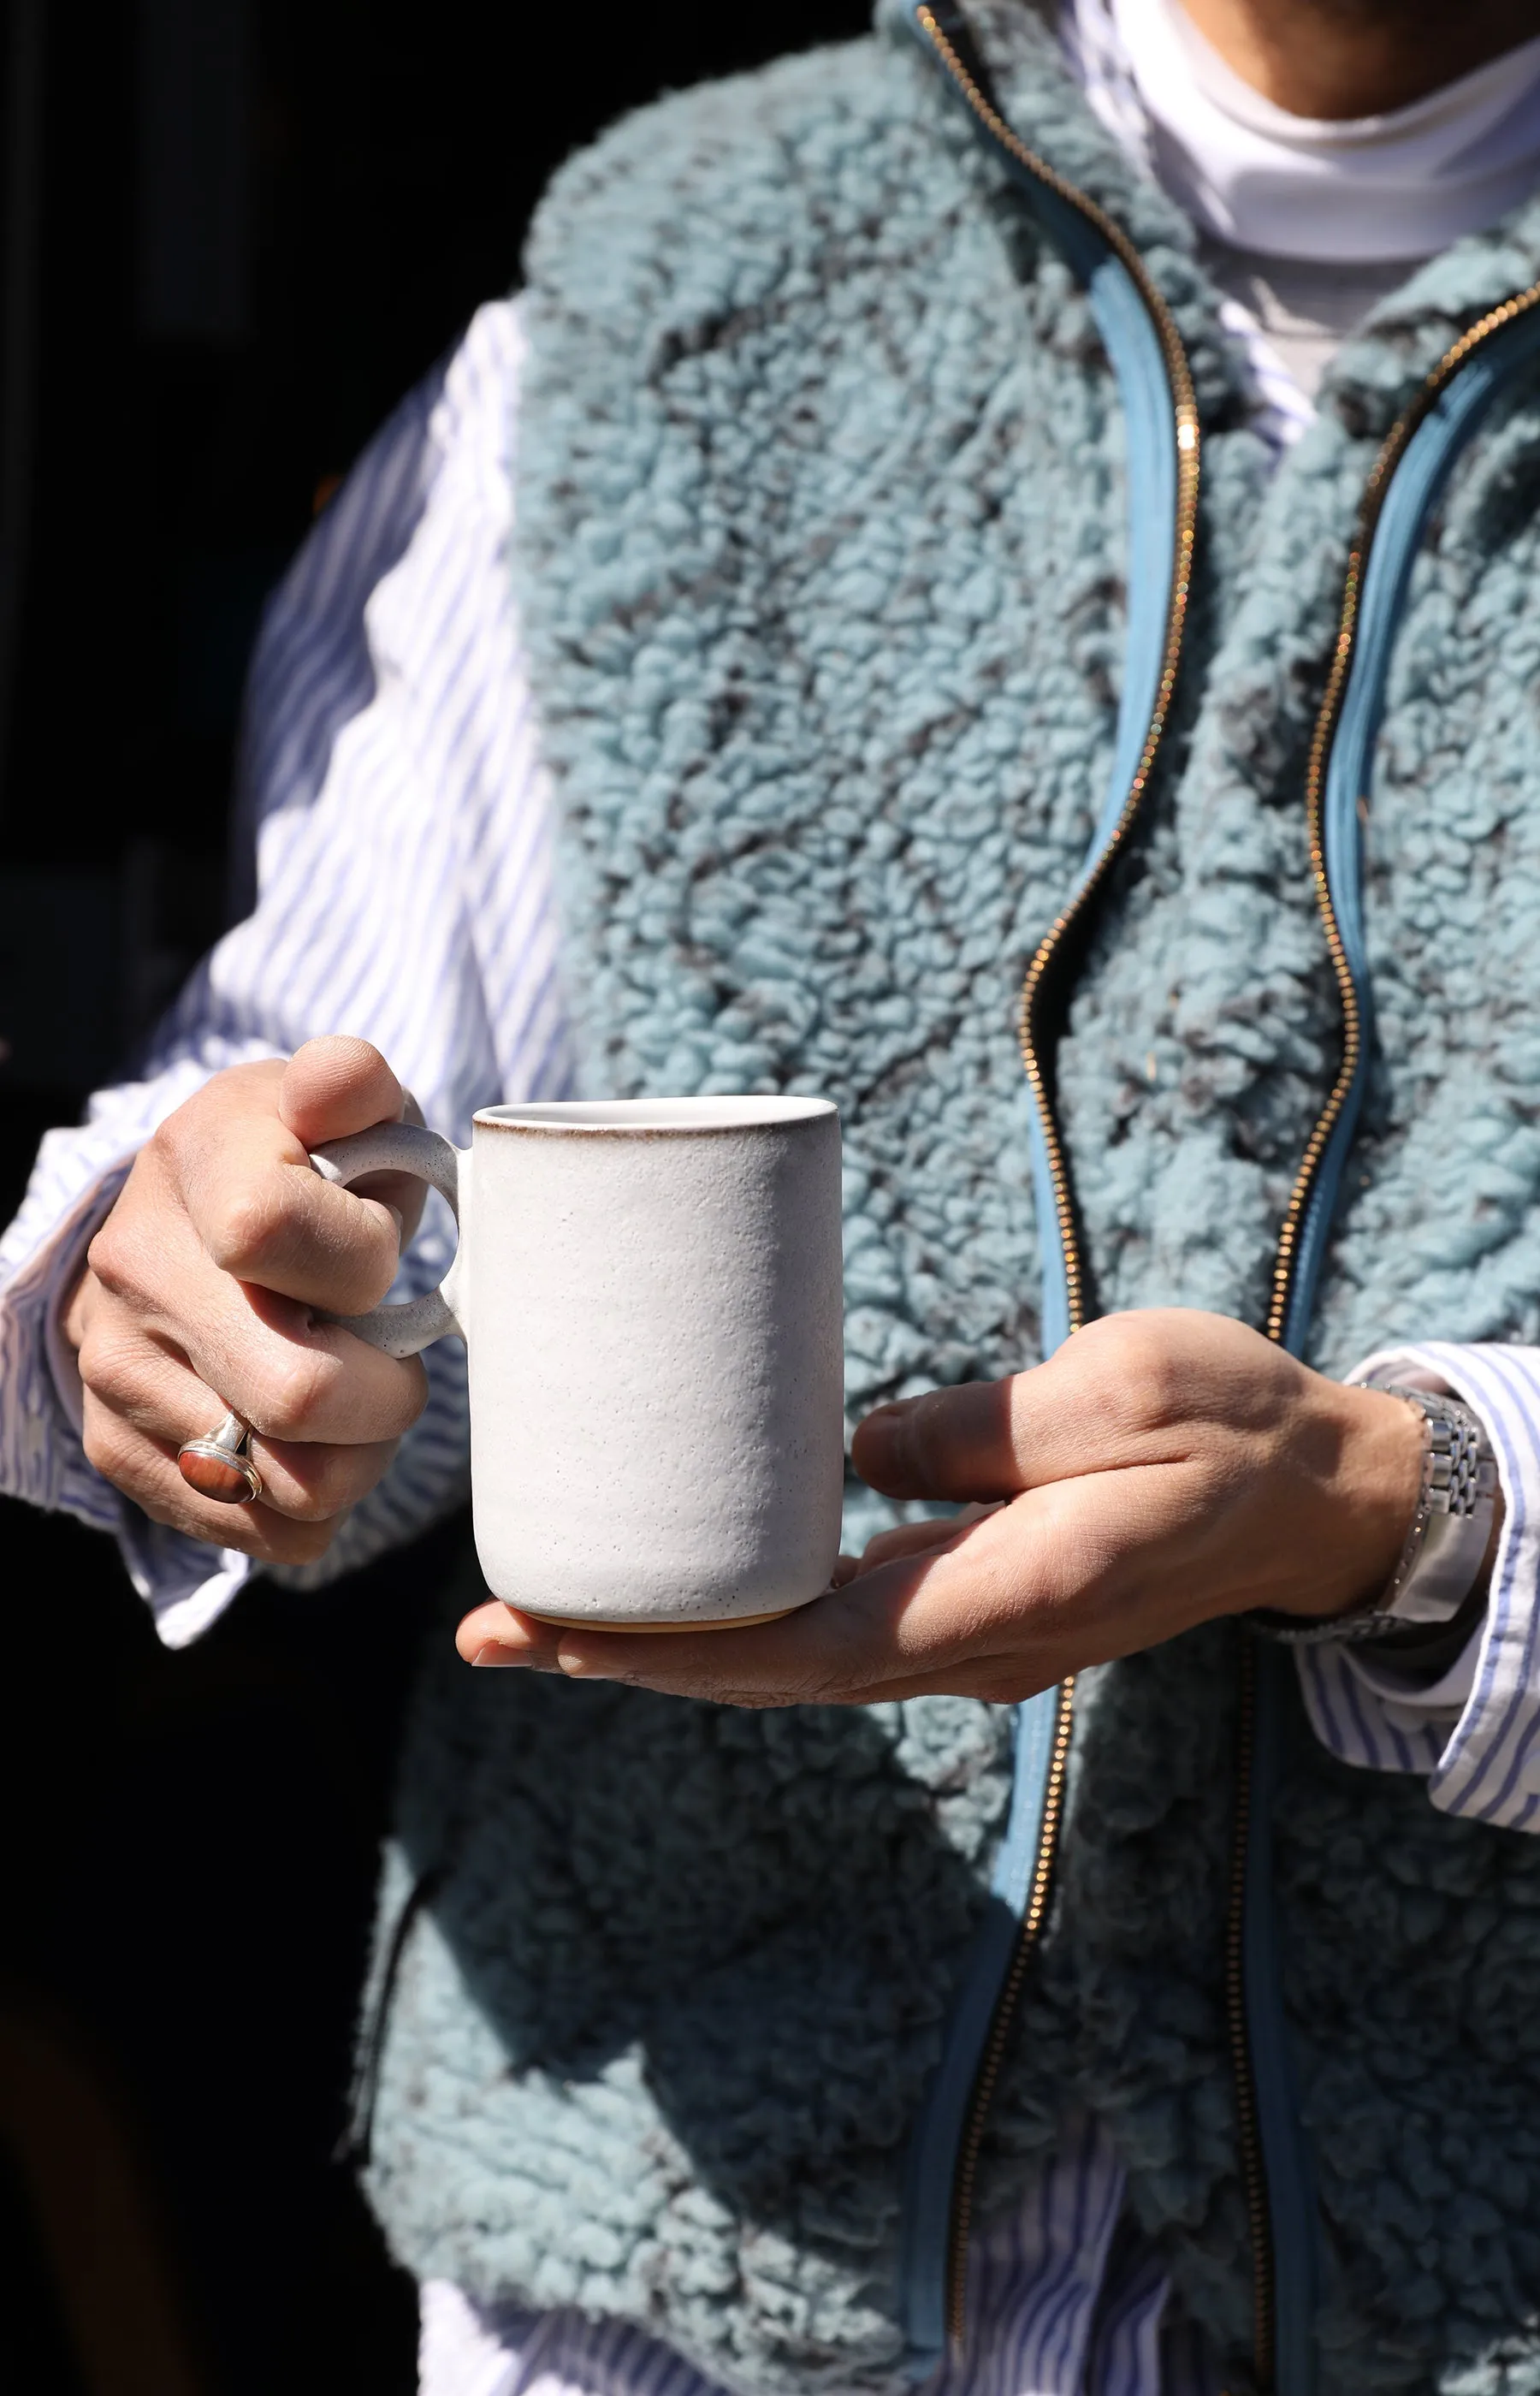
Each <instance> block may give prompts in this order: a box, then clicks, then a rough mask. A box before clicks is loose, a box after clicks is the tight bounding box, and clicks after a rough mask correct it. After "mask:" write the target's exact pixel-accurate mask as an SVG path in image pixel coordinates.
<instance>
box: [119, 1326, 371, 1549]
mask: <svg viewBox="0 0 1540 2396" xmlns="http://www.w3.org/2000/svg"><path fill="white" fill-rule="evenodd" d="M129 1329H130V1331H131V1333H132V1336H130V1337H121V1336H114V1335H113V1328H112V1326H111V1325H110V1324H109V1325H106V1326H103V1328H102V1329H101V1330H100V1331H99V1332H98V1333H97V1334H96V1335H95V1336H94V1337H93V1338H92V1340H91V1343H90V1347H89V1351H88V1353H87V1355H86V1363H85V1369H84V1370H83V1374H82V1379H83V1383H84V1385H85V1386H86V1387H88V1388H89V1389H90V1391H91V1392H92V1395H93V1396H94V1397H95V1398H97V1399H98V1400H100V1403H101V1404H102V1405H104V1406H105V1407H106V1408H107V1409H108V1410H109V1411H110V1412H111V1413H113V1414H114V1415H116V1416H117V1417H118V1418H120V1420H122V1421H123V1422H125V1423H126V1424H128V1425H130V1426H131V1427H132V1429H134V1430H135V1431H140V1432H142V1433H143V1434H144V1436H145V1437H146V1438H147V1439H148V1440H150V1441H151V1443H152V1444H153V1445H154V1446H156V1447H157V1448H159V1449H160V1450H161V1451H162V1452H163V1453H165V1454H168V1455H171V1456H175V1454H176V1451H177V1449H178V1448H179V1447H180V1446H181V1444H182V1443H183V1442H184V1441H185V1440H189V1439H193V1438H196V1437H199V1436H200V1435H203V1434H206V1433H207V1432H209V1431H213V1430H214V1429H215V1428H216V1426H217V1424H218V1423H219V1421H220V1420H221V1418H223V1415H224V1412H225V1409H224V1406H223V1405H222V1404H221V1403H220V1401H219V1398H218V1397H216V1396H215V1395H214V1393H213V1392H212V1391H210V1390H208V1389H207V1388H206V1387H205V1385H204V1383H203V1382H202V1381H200V1380H199V1379H198V1378H197V1375H196V1374H195V1373H194V1372H193V1371H192V1367H191V1366H190V1365H189V1364H187V1362H186V1360H185V1359H184V1358H182V1357H180V1356H179V1355H177V1354H176V1353H175V1352H174V1351H171V1350H169V1349H167V1348H166V1347H165V1346H164V1345H163V1344H162V1343H161V1342H160V1341H158V1340H155V1339H152V1338H146V1337H145V1336H144V1335H142V1334H141V1333H139V1331H138V1328H137V1326H134V1325H130V1326H129ZM87 1373H88V1375H89V1378H88V1380H87V1379H86V1374H87ZM397 1445H398V1443H397V1442H396V1441H394V1440H369V1441H364V1442H360V1443H357V1444H350V1445H346V1446H341V1445H332V1444H321V1443H310V1444H303V1443H299V1442H295V1441H288V1440H271V1439H265V1438H262V1437H259V1436H256V1437H253V1439H252V1440H251V1442H250V1444H249V1453H250V1456H251V1460H252V1462H253V1464H255V1466H256V1467H257V1471H258V1472H259V1475H260V1477H261V1482H262V1495H261V1498H260V1499H259V1503H260V1504H261V1505H263V1506H267V1507H270V1508H271V1509H272V1511H273V1512H274V1513H278V1514H287V1515H289V1516H291V1517H292V1518H293V1519H294V1520H295V1521H297V1522H303V1523H321V1522H325V1521H326V1520H327V1519H328V1518H329V1517H330V1516H332V1515H333V1514H339V1513H341V1512H343V1511H345V1510H346V1509H347V1508H348V1507H351V1506H355V1505H356V1504H357V1503H358V1501H359V1499H360V1498H364V1497H366V1496H367V1494H368V1492H369V1491H370V1490H371V1489H372V1488H374V1486H375V1484H377V1482H378V1481H379V1480H380V1479H381V1477H382V1476H383V1474H384V1473H385V1472H386V1471H388V1470H389V1468H390V1465H391V1462H392V1458H393V1457H394V1455H395V1453H396V1448H397Z"/></svg>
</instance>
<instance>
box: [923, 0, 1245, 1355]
mask: <svg viewBox="0 0 1540 2396" xmlns="http://www.w3.org/2000/svg"><path fill="white" fill-rule="evenodd" d="M919 20H920V22H921V24H922V25H923V27H924V29H925V32H926V33H927V34H928V35H929V37H930V40H931V42H932V43H933V45H934V46H935V48H936V53H937V55H938V57H939V58H940V60H941V62H942V64H943V66H944V67H945V68H946V70H947V73H948V74H949V76H950V77H951V80H952V82H953V83H954V84H955V85H956V87H957V88H958V90H959V92H960V93H961V94H962V96H963V99H964V100H966V102H967V104H968V106H969V108H971V109H972V111H973V113H974V114H975V115H976V117H977V118H978V120H979V122H980V124H982V125H983V126H986V128H987V129H988V131H989V134H990V135H991V136H992V138H993V139H994V140H996V141H997V142H998V143H999V144H1000V146H1001V148H1002V149H1003V150H1005V151H1007V152H1008V153H1009V154H1010V155H1011V157H1013V158H1014V159H1015V160H1016V163H1017V165H1018V166H1022V167H1024V168H1025V169H1026V171H1027V173H1028V174H1029V175H1031V176H1032V177H1034V178H1035V180H1037V181H1038V182H1040V183H1042V185H1043V186H1044V187H1045V189H1047V190H1048V191H1051V192H1052V193H1055V196H1056V197H1057V198H1059V199H1061V200H1063V201H1064V202H1065V203H1066V205H1067V206H1069V207H1072V208H1074V209H1075V210H1076V212H1077V213H1078V214H1079V215H1081V216H1082V217H1084V218H1085V219H1086V220H1088V222H1090V223H1091V224H1093V225H1095V229H1096V231H1097V233H1100V235H1101V237H1102V239H1103V240H1104V241H1105V242H1106V243H1107V245H1108V246H1109V248H1110V249H1111V250H1112V251H1113V252H1114V254H1115V255H1116V257H1117V259H1118V260H1119V262H1120V264H1121V265H1122V267H1123V268H1124V270H1125V271H1126V273H1128V275H1129V277H1130V278H1131V280H1132V281H1133V283H1134V286H1135V289H1136V290H1137V292H1138V295H1139V298H1140V299H1141V300H1142V301H1143V303H1144V306H1145V308H1146V310H1147V312H1148V315H1149V317H1150V319H1151V321H1152V322H1153V324H1154V326H1155V331H1156V336H1157V338H1158V339H1159V341H1160V345H1161V355H1162V360H1163V361H1164V365H1165V370H1166V376H1167V380H1168V383H1169V386H1170V390H1171V397H1172V412H1173V416H1174V419H1175V433H1176V545H1175V558H1174V560H1173V565H1172V576H1171V592H1170V597H1169V599H1168V602H1167V606H1166V633H1165V651H1164V655H1163V657H1162V660H1161V678H1160V683H1159V686H1158V688H1157V691H1156V697H1155V705H1154V708H1153V710H1152V712H1151V714H1150V719H1149V727H1148V731H1147V732H1146V734H1145V740H1144V747H1143V750H1142V751H1141V752H1140V756H1139V763H1138V767H1137V770H1136V771H1135V775H1134V779H1133V780H1132V781H1131V782H1130V784H1129V786H1128V796H1127V797H1126V799H1125V800H1124V802H1123V808H1122V814H1121V816H1120V817H1119V818H1118V822H1117V826H1116V829H1115V830H1114V832H1113V833H1112V836H1111V838H1110V840H1109V842H1108V843H1107V845H1106V846H1105V848H1104V849H1103V851H1102V853H1101V856H1100V857H1099V858H1098V859H1097V861H1096V864H1095V867H1094V869H1093V871H1092V872H1090V873H1089V874H1087V876H1086V877H1085V880H1084V881H1083V882H1082V884H1081V885H1080V888H1079V889H1078V890H1077V891H1076V892H1075V895H1074V897H1073V898H1072V899H1070V900H1069V904H1068V905H1067V906H1066V907H1065V908H1064V909H1063V910H1062V911H1061V912H1060V913H1059V914H1058V915H1057V916H1055V920H1054V922H1053V924H1052V925H1050V927H1049V929H1048V931H1047V933H1046V934H1045V935H1044V937H1043V938H1042V941H1041V942H1040V943H1039V945H1038V949H1037V952H1036V954H1035V955H1034V956H1033V958H1032V961H1031V964H1030V965H1029V966H1028V968H1027V975H1026V978H1025V980H1024V981H1023V983H1022V986H1021V1003H1020V1007H1019V1011H1018V1014H1017V1018H1016V1037H1017V1041H1018V1043H1019V1045H1020V1049H1021V1061H1022V1064H1023V1065H1024V1067H1025V1068H1026V1072H1027V1080H1028V1083H1029V1085H1030V1088H1031V1092H1032V1098H1033V1102H1034V1104H1035V1106H1036V1108H1037V1113H1038V1122H1039V1125H1040V1127H1041V1129H1042V1138H1043V1144H1044V1147H1045V1149H1046V1151H1047V1157H1048V1172H1049V1178H1050V1180H1051V1182H1052V1185H1053V1191H1054V1211H1055V1215H1056V1216H1057V1218H1058V1228H1059V1237H1060V1241H1061V1243H1062V1245H1063V1250H1064V1270H1065V1281H1066V1284H1067V1294H1068V1299H1069V1328H1070V1330H1071V1331H1072V1332H1073V1331H1079V1330H1080V1329H1081V1327H1082V1324H1083V1323H1084V1321H1085V1275H1084V1271H1083V1267H1082V1258H1081V1250H1080V1241H1079V1238H1078V1236H1077V1231H1076V1224H1075V1208H1074V1197H1073V1193H1072V1191H1071V1187H1070V1181H1069V1165H1068V1163H1067V1160H1066V1157H1065V1153H1064V1142H1063V1139H1062V1138H1061V1137H1060V1134H1059V1128H1058V1122H1057V1119H1056V1116H1055V1111H1054V1103H1053V1098H1052V1095H1051V1092H1050V1088H1049V1077H1048V1069H1047V1062H1046V1057H1045V1052H1044V1047H1043V1044H1042V1040H1041V1038H1040V1033H1039V1024H1038V1012H1039V1003H1040V1000H1041V999H1042V994H1043V992H1044V989H1045V987H1046V985H1047V982H1048V979H1049V976H1050V973H1051V970H1052V967H1053V965H1054V964H1055V959H1056V958H1057V957H1058V955H1059V953H1060V952H1061V950H1062V949H1063V947H1064V944H1065V940H1066V938H1067V937H1068V936H1069V933H1070V932H1071V931H1072V930H1073V929H1074V928H1075V927H1076V925H1078V924H1079V923H1080V922H1081V921H1082V918H1083V917H1084V915H1085V913H1086V912H1087V910H1088V909H1089V907H1090V906H1091V904H1092V901H1093V900H1094V899H1095V898H1096V896H1097V895H1098V893H1099V892H1100V890H1101V888H1102V885H1103V884H1104V883H1105V882H1106V879H1107V876H1108V873H1109V871H1110V870H1111V867H1112V865H1113V862H1114V860H1115V859H1116V858H1117V856H1118V854H1119V852H1120V850H1121V849H1122V846H1123V845H1124V843H1125V841H1126V840H1127V837H1128V834H1129V832H1130V831H1131V830H1132V828H1133V825H1134V821H1135V818H1136V816H1137V815H1138V812H1139V808H1140V806H1141V805H1142V803H1143V801H1144V798H1145V794H1146V792H1147V791H1148V786H1149V779H1150V775H1151V774H1152V772H1153V770H1154V766H1155V760H1156V757H1157V755H1158V753H1159V751H1160V747H1161V742H1162V739H1163V738H1164V735H1165V729H1166V720H1167V717H1168V715H1169V713H1170V710H1171V701H1172V697H1173V694H1174V692H1175V687H1176V673H1177V669H1178V667H1179V665H1180V663H1181V656H1182V640H1183V635H1184V633H1185V632H1186V629H1187V613H1188V591H1189V588H1190V585H1191V579H1192V554H1193V547H1194V543H1195V541H1196V538H1197V529H1198V478H1199V463H1200V446H1201V443H1200V435H1199V426H1198V402H1197V397H1196V394H1195V393H1194V391H1193V385H1192V372H1191V369H1190V367H1189V366H1188V360H1187V352H1186V350H1185V349H1184V348H1183V346H1182V337H1181V335H1180V334H1179V333H1178V331H1177V330H1176V326H1175V321H1174V320H1173V317H1172V313H1171V310H1170V309H1169V308H1168V307H1167V305H1166V302H1165V299H1164V296H1163V294H1162V292H1161V291H1160V290H1158V289H1157V287H1156V286H1155V285H1154V283H1153V282H1152V281H1151V280H1150V277H1149V273H1148V268H1147V267H1146V265H1145V262H1144V260H1143V259H1142V258H1141V257H1140V256H1139V253H1138V251H1137V250H1136V249H1135V246H1134V245H1133V243H1132V242H1131V241H1130V240H1129V238H1128V235H1127V234H1126V233H1124V231H1123V229H1122V226H1121V225H1120V224H1117V223H1115V222H1114V220H1113V219H1112V218H1111V217H1109V215H1108V214H1107V212H1106V210H1105V209H1104V208H1101V207H1098V206H1097V205H1096V203H1095V200H1093V199H1090V198H1089V197H1088V196H1087V195H1086V193H1084V192H1082V191H1078V190H1077V189H1076V187H1075V185H1074V184H1073V183H1070V182H1068V181H1067V180H1065V178H1064V177H1063V176H1062V175H1060V174H1058V173H1057V172H1056V171H1055V168H1054V167H1052V166H1049V165H1048V163H1047V161H1046V160H1045V159H1042V158H1040V157H1038V155H1037V154H1036V153H1035V152H1034V151H1031V150H1029V149H1028V147H1027V145H1026V143H1025V142H1024V141H1023V140H1021V139H1020V137H1019V136H1018V135H1017V134H1016V133H1015V132H1014V131H1013V130H1012V128H1011V126H1009V125H1008V124H1007V123H1006V122H1005V119H1004V118H1003V117H1002V115H1001V113H1000V112H999V110H998V109H997V108H996V107H995V106H994V105H993V103H992V101H991V100H989V97H988V95H987V94H986V93H985V92H984V91H982V90H981V89H980V87H979V86H978V84H977V82H976V80H975V78H974V76H973V75H972V74H971V73H969V71H968V68H967V66H966V65H965V63H964V62H963V60H962V58H961V57H960V56H959V55H958V52H957V51H956V49H955V48H954V47H952V44H951V43H950V42H949V40H948V38H947V35H946V34H945V33H943V31H942V29H941V27H940V25H939V24H938V23H937V21H936V16H935V14H934V12H933V11H932V10H931V9H930V8H928V7H923V8H921V9H920V11H919Z"/></svg>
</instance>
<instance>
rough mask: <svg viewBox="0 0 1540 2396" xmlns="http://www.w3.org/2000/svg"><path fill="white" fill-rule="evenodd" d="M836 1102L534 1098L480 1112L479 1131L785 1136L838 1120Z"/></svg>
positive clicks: (778, 1098) (747, 1097)
mask: <svg viewBox="0 0 1540 2396" xmlns="http://www.w3.org/2000/svg"><path fill="white" fill-rule="evenodd" d="M838 1114H839V1109H838V1107H837V1106H836V1105H835V1103H834V1101H833V1099H832V1098H796V1097H782V1096H772V1095H770V1094H768V1093H764V1094H760V1095H755V1094H753V1093H750V1094H746V1095H744V1096H743V1097H737V1096H732V1095H728V1094H725V1093H724V1094H720V1095H719V1094H712V1095H709V1096H707V1097H704V1098H530V1099H523V1100H518V1101H515V1102H514V1103H512V1104H511V1105H508V1106H497V1107H478V1108H477V1110H476V1111H475V1113H474V1114H473V1115H472V1117H471V1124H472V1126H473V1127H474V1128H475V1129H476V1130H478V1131H534V1132H544V1133H551V1132H555V1133H558V1134H560V1135H561V1136H562V1137H563V1138H569V1139H570V1138H583V1137H590V1138H591V1137H595V1136H597V1137H599V1138H615V1137H616V1136H617V1135H618V1136H619V1137H621V1138H631V1139H659V1138H661V1139H673V1138H680V1137H682V1136H683V1137H686V1138H687V1137H689V1136H690V1135H692V1134H699V1133H701V1132H744V1131H785V1130H789V1129H790V1128H791V1127H793V1126H794V1125H799V1124H810V1123H822V1122H823V1121H824V1120H825V1119H826V1118H827V1117H828V1116H830V1115H833V1116H836V1117H837V1116H838Z"/></svg>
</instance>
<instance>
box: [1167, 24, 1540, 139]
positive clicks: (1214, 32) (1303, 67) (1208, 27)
mask: <svg viewBox="0 0 1540 2396" xmlns="http://www.w3.org/2000/svg"><path fill="white" fill-rule="evenodd" d="M1179 4H1180V6H1181V7H1182V8H1183V9H1184V10H1185V12H1186V14H1187V16H1188V19H1189V20H1191V22H1192V23H1193V24H1194V25H1196V27H1197V28H1198V31H1199V32H1200V33H1201V34H1202V36H1203V38H1204V40H1205V41H1206V42H1207V43H1208V44H1209V46H1210V47H1211V48H1213V49H1215V50H1217V51H1218V53H1219V56H1220V57H1221V58H1222V59H1223V60H1224V61H1225V64H1226V65H1227V66H1228V68H1229V70H1230V72H1231V73H1232V74H1237V75H1239V76H1240V78H1241V82H1242V83H1248V84H1250V86H1251V87H1252V89H1253V90H1254V91H1259V92H1260V93H1261V94H1262V97H1263V98H1264V100H1271V101H1272V102H1273V104H1274V106H1275V107H1278V108H1281V109H1286V110H1287V112H1288V113H1289V114H1290V115H1291V116H1311V117H1318V118H1327V119H1331V120H1334V121H1337V122H1340V121H1342V120H1344V119H1347V118H1350V117H1357V116H1384V115H1387V114H1388V113H1390V111H1391V110H1393V109H1398V108H1407V107H1409V106H1410V105H1411V103H1412V102H1413V101H1414V100H1423V99H1425V98H1426V97H1427V94H1428V93H1429V92H1430V91H1438V90H1439V89H1440V87H1442V86H1443V85H1444V84H1448V83H1454V82H1456V81H1457V80H1458V79H1459V77H1460V76H1461V75H1466V74H1469V73H1471V72H1472V70H1473V69H1474V68H1476V67H1480V66H1485V64H1486V63H1487V61H1488V60H1489V59H1495V58H1500V57H1501V56H1502V54H1503V52H1504V51H1505V50H1511V49H1516V48H1517V47H1519V45H1520V42H1527V41H1531V40H1533V37H1534V36H1535V35H1536V34H1540V0H1461V5H1460V6H1458V7H1454V6H1450V5H1448V0H1179Z"/></svg>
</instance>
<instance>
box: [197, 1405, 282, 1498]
mask: <svg viewBox="0 0 1540 2396" xmlns="http://www.w3.org/2000/svg"><path fill="white" fill-rule="evenodd" d="M250 1437H251V1425H250V1424H249V1423H244V1422H243V1421H242V1420H241V1418H240V1416H239V1415H238V1414H233V1413H230V1412H227V1413H226V1415H225V1418H224V1420H223V1422H221V1423H219V1424H217V1425H216V1426H215V1428H214V1430H213V1431H207V1432H206V1433H205V1435H204V1437H203V1438H202V1439H190V1440H186V1441H184V1442H183V1444H182V1445H181V1446H180V1447H179V1449H178V1450H177V1465H178V1469H179V1471H180V1473H181V1477H182V1479H183V1480H184V1481H185V1482H186V1483H187V1484H188V1487H189V1488H190V1489H195V1490H196V1491H197V1492H198V1495H199V1497H200V1498H213V1499H214V1501H215V1503H216V1504H217V1505H220V1506H253V1505H255V1504H256V1502H257V1500H258V1498H259V1497H260V1496H261V1494H262V1476H261V1474H260V1473H259V1471H258V1470H257V1467H256V1466H255V1465H254V1464H253V1462H252V1460H251V1457H250V1455H249V1453H248V1451H247V1444H246V1443H247V1442H248V1441H249V1439H250Z"/></svg>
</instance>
